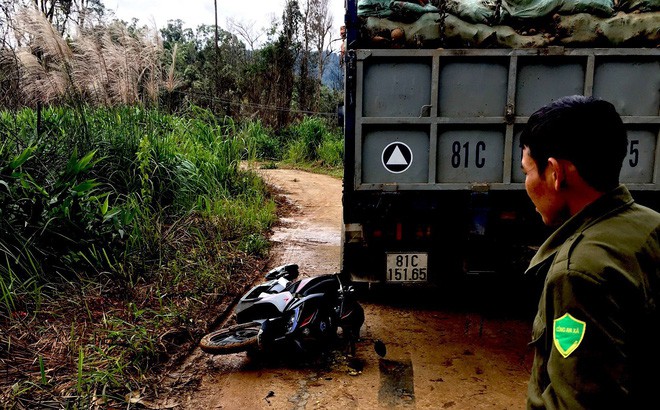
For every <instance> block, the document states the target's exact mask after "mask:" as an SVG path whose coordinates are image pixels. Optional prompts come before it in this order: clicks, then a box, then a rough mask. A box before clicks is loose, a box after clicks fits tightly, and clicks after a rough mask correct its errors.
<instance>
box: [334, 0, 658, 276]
mask: <svg viewBox="0 0 660 410" xmlns="http://www.w3.org/2000/svg"><path fill="white" fill-rule="evenodd" d="M532 1H541V0H532ZM532 1H528V2H527V3H525V4H527V5H528V6H529V4H530V3H532ZM491 3H492V4H491ZM521 3H522V2H521V1H519V2H518V3H517V5H518V6H521ZM547 3H550V1H547V0H544V2H543V3H535V4H536V6H537V8H536V9H534V10H532V11H530V10H529V9H530V7H528V8H527V9H524V10H523V9H521V8H520V7H518V8H516V7H514V6H516V4H513V5H512V2H510V1H509V2H507V0H502V1H495V2H490V3H488V2H485V1H484V2H478V1H477V2H472V1H470V2H467V1H453V2H452V1H443V2H442V3H437V2H432V3H429V2H427V1H425V0H420V1H408V2H405V1H389V0H388V1H385V0H360V1H357V0H347V1H346V16H345V31H343V33H345V36H344V45H343V46H342V61H343V64H344V70H345V71H344V73H345V79H344V81H345V90H344V91H345V99H344V104H343V118H344V124H343V125H344V135H345V158H344V159H345V166H344V181H343V199H342V200H343V233H342V240H341V255H342V256H341V257H342V260H341V271H342V274H343V275H344V276H345V277H347V278H349V279H350V280H352V281H353V282H354V283H360V282H365V283H388V284H394V283H408V284H410V283H413V284H420V285H427V284H429V285H430V284H435V285H438V284H442V283H443V282H444V281H446V280H452V279H456V278H460V277H464V276H470V275H478V276H484V275H489V276H490V275H498V277H501V278H507V279H513V280H515V279H516V278H518V277H522V276H521V275H522V273H523V272H524V270H525V268H526V267H527V265H528V263H529V260H530V258H531V256H532V255H533V254H534V252H535V251H536V249H538V246H539V245H540V244H541V243H542V242H543V240H544V239H545V238H546V237H547V236H548V234H549V233H550V231H549V230H548V228H547V227H545V226H544V225H543V224H542V222H541V218H540V216H539V215H538V214H537V213H536V212H535V210H534V207H533V205H532V203H531V201H530V200H529V198H528V197H527V194H526V191H525V187H524V175H523V173H522V171H521V167H520V161H521V157H522V148H521V147H520V142H519V141H520V133H521V131H522V129H523V127H524V125H525V123H526V122H527V120H528V118H529V116H530V115H531V114H532V113H533V112H534V111H536V110H537V109H538V108H540V107H541V106H543V105H545V104H547V103H549V102H551V101H553V100H555V99H557V98H560V97H562V96H566V95H575V94H582V95H587V96H595V97H598V98H602V99H605V100H608V101H610V102H612V103H613V104H614V105H615V106H616V108H617V110H618V111H619V113H620V114H621V116H622V119H623V122H624V123H625V125H626V128H627V132H628V139H629V141H628V155H627V157H626V159H625V161H624V164H623V169H622V171H621V182H622V183H624V184H626V186H627V187H628V188H629V189H630V190H631V192H632V194H633V196H634V197H635V199H636V200H637V202H639V203H642V204H644V205H647V206H649V207H652V208H654V209H656V210H658V209H659V207H660V200H659V198H660V195H659V192H658V191H659V190H660V185H659V184H658V182H659V180H660V161H659V160H658V157H659V156H660V144H658V138H659V133H660V49H659V48H658V44H659V43H660V12H658V9H660V7H659V6H660V5H659V4H658V2H657V1H656V0H651V1H650V2H648V3H644V4H646V6H644V5H642V6H640V5H639V2H638V3H636V4H637V6H636V7H637V8H636V9H634V10H632V9H631V10H632V11H630V12H622V11H621V10H616V9H614V8H613V7H614V6H610V10H609V11H608V10H601V9H600V8H599V7H601V4H605V3H607V1H598V2H597V4H598V7H596V8H595V10H592V9H589V10H587V9H586V8H585V7H584V3H580V0H576V1H575V2H574V4H578V5H580V4H581V5H582V6H581V7H577V8H576V7H573V8H571V9H569V10H567V11H566V10H564V11H562V7H564V8H567V6H566V4H567V2H556V4H555V3H553V4H554V5H555V6H554V8H553V7H552V5H550V6H548V5H547ZM619 3H623V2H619ZM630 3H631V2H628V4H629V6H628V7H629V8H632V7H633V6H632V5H630ZM466 4H467V5H474V4H479V5H481V6H482V9H479V11H478V12H475V11H474V10H468V11H469V13H468V12H466V11H465V10H464V9H461V5H463V6H465V5H466ZM557 4H560V6H557ZM607 4H609V3H607ZM649 4H650V5H649ZM544 5H545V6H546V7H545V8H543V7H542V6H544ZM644 7H646V8H644ZM602 8H606V6H603V7H602ZM525 10H526V11H527V13H528V14H529V15H530V16H531V17H530V16H528V18H525V17H524V13H523V12H524V11H525ZM585 10H587V12H585ZM534 13H536V14H534Z"/></svg>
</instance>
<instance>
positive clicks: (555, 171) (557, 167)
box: [547, 157, 566, 191]
mask: <svg viewBox="0 0 660 410" xmlns="http://www.w3.org/2000/svg"><path fill="white" fill-rule="evenodd" d="M547 168H548V169H547V171H548V173H549V174H550V178H552V180H551V181H550V182H552V185H553V188H554V189H555V191H559V190H561V189H562V188H564V187H565V186H566V170H565V169H564V164H563V162H562V161H559V160H557V159H556V158H553V157H550V158H548V167H547Z"/></svg>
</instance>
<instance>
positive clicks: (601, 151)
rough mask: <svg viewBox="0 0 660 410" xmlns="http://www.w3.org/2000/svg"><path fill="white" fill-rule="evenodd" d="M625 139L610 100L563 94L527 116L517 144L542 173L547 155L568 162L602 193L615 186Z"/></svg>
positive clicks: (626, 142) (623, 153) (622, 127)
mask: <svg viewBox="0 0 660 410" xmlns="http://www.w3.org/2000/svg"><path fill="white" fill-rule="evenodd" d="M627 144H628V138H627V135H626V130H625V128H624V126H623V122H622V121H621V117H620V116H619V114H618V113H617V112H616V108H614V105H612V104H611V103H609V102H607V101H604V100H599V99H596V98H593V97H584V96H581V95H574V96H569V97H563V98H560V99H558V100H556V101H553V102H552V103H550V104H548V105H546V106H544V107H542V108H541V109H539V110H538V111H536V112H535V113H534V114H532V116H531V117H529V121H528V122H527V125H526V126H525V129H524V130H523V132H522V134H521V136H520V145H521V146H522V147H528V148H529V154H530V156H531V157H532V159H534V161H535V162H536V165H537V166H538V170H539V172H543V171H544V170H545V167H546V165H547V163H548V158H550V157H554V158H556V159H565V160H568V161H571V162H572V163H573V165H575V167H576V168H577V171H578V173H579V174H580V176H581V177H582V178H583V179H584V180H585V181H586V182H587V183H588V184H589V185H591V186H592V187H593V188H594V189H596V190H598V191H601V192H606V191H609V190H611V189H614V188H616V187H617V186H618V185H619V173H620V171H621V165H622V163H623V159H624V157H625V156H626V151H627Z"/></svg>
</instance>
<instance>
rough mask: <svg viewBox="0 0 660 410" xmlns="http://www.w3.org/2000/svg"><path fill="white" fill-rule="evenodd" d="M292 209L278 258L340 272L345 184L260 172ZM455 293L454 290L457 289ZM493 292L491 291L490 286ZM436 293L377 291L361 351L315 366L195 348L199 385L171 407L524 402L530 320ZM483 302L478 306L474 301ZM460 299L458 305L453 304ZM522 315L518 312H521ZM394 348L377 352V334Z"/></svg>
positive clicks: (511, 405) (278, 236)
mask: <svg viewBox="0 0 660 410" xmlns="http://www.w3.org/2000/svg"><path fill="white" fill-rule="evenodd" d="M260 172H262V173H263V175H264V178H265V179H266V181H268V182H269V183H270V184H272V185H274V186H276V187H278V188H279V189H280V190H281V191H282V192H283V193H284V195H285V196H286V198H287V199H288V201H290V204H291V205H292V206H293V208H294V211H293V212H292V214H291V216H290V217H288V218H287V219H286V220H284V221H283V222H284V224H283V226H281V227H280V228H278V229H277V230H276V232H275V233H274V235H273V237H272V240H273V241H274V242H275V248H274V250H273V258H272V259H273V262H272V265H273V266H275V265H277V264H282V263H298V264H299V265H300V269H301V272H302V273H303V274H304V275H315V274H320V273H328V272H334V271H337V270H338V269H339V241H340V234H341V181H339V180H337V179H334V178H331V177H328V176H322V175H315V174H309V173H304V172H299V171H291V170H262V171H260ZM450 293H451V292H450ZM491 293H492V292H491ZM439 295H447V293H440V292H434V291H427V292H420V291H417V290H405V291H402V292H395V293H391V292H390V293H387V292H374V293H373V294H372V295H370V296H369V297H367V298H365V299H364V300H363V301H362V304H363V306H364V308H365V312H366V320H365V325H364V327H363V329H362V332H361V340H360V342H359V343H358V346H357V354H356V356H355V357H354V358H350V357H348V356H346V355H345V354H344V352H342V351H336V352H334V353H333V354H332V355H331V357H329V358H325V359H323V360H320V361H315V362H313V363H296V362H295V361H291V360H281V361H280V360H278V361H274V362H268V363H264V362H262V361H258V360H253V359H251V358H248V357H247V356H246V355H245V354H244V353H238V354H233V355H226V356H212V355H206V354H204V353H201V352H197V353H195V356H196V358H193V360H195V361H196V363H197V364H196V365H195V366H196V368H197V369H198V370H199V371H200V372H201V373H203V375H204V376H203V378H202V380H201V383H200V384H199V388H198V389H196V390H195V391H193V392H190V393H189V394H188V395H187V396H186V397H176V398H171V399H169V400H168V403H167V404H164V406H166V407H169V408H182V409H202V408H203V409H388V408H418V409H520V408H524V397H525V390H526V383H527V379H528V376H529V374H528V369H529V367H530V360H531V352H530V351H529V350H528V347H527V341H528V338H529V323H528V322H527V320H526V319H523V318H520V317H512V316H511V311H509V310H507V309H500V308H498V298H497V295H495V296H494V297H492V299H491V302H492V303H491V302H488V303H483V300H481V299H480V298H481V296H482V295H483V294H480V293H478V292H477V293H475V292H468V293H466V294H465V297H463V296H461V297H455V296H456V295H454V297H452V298H451V299H452V301H451V302H448V301H447V300H448V299H449V298H447V300H443V297H441V296H439ZM477 299H479V300H480V303H475V304H474V305H473V304H471V303H470V301H471V300H475V301H476V300H477ZM457 300H459V301H460V303H456V301H457ZM514 316H515V315H514ZM375 339H380V340H382V341H384V342H385V343H386V345H387V349H388V350H387V355H386V356H385V357H384V358H381V357H380V356H378V355H377V354H376V353H375V352H374V349H373V341H374V340H375Z"/></svg>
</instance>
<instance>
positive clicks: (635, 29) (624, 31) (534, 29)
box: [358, 0, 660, 48]
mask: <svg viewBox="0 0 660 410" xmlns="http://www.w3.org/2000/svg"><path fill="white" fill-rule="evenodd" d="M358 17H359V19H360V21H361V30H360V40H361V42H362V43H363V46H364V47H378V48H435V47H456V48H462V47H508V48H527V47H532V48H538V47H548V46H552V45H560V46H569V47H612V46H614V47H616V46H624V47H657V46H658V45H659V44H660V0H435V1H432V2H428V1H427V0H416V1H393V0H359V1H358Z"/></svg>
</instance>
